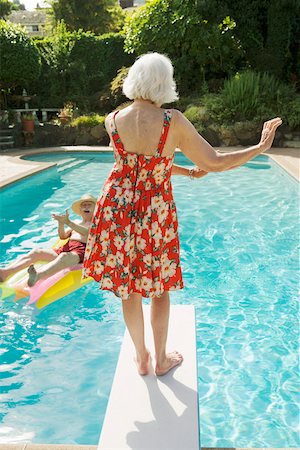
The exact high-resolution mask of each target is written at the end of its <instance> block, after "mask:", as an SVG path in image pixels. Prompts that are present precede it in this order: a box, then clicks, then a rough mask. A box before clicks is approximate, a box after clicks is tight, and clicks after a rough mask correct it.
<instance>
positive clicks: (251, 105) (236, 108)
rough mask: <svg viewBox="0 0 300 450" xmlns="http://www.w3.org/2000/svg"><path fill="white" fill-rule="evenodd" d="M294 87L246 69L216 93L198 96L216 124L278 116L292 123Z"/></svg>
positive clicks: (295, 113)
mask: <svg viewBox="0 0 300 450" xmlns="http://www.w3.org/2000/svg"><path fill="white" fill-rule="evenodd" d="M295 96H296V93H295V89H294V88H293V87H292V86H289V85H286V84H283V83H282V82H281V81H279V80H278V79H276V78H275V77H274V76H273V75H270V74H267V73H256V72H252V71H246V72H244V73H240V74H236V75H235V76H234V77H232V78H230V79H229V80H226V81H225V82H224V87H223V89H222V90H221V92H220V94H207V95H204V96H203V97H202V104H203V105H204V106H205V107H206V109H207V113H208V114H209V116H210V119H211V120H212V121H213V122H215V123H218V124H233V123H235V122H236V121H247V120H250V121H256V122H262V121H265V120H268V119H270V118H272V117H276V116H280V117H283V119H284V120H285V121H286V123H287V124H288V125H290V126H292V127H295V126H297V123H298V124H299V117H298V115H299V106H298V105H297V101H295Z"/></svg>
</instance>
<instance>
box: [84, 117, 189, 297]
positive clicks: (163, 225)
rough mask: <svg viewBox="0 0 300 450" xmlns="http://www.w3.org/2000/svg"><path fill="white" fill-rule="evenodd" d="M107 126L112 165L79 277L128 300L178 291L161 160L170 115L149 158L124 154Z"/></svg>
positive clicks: (173, 217)
mask: <svg viewBox="0 0 300 450" xmlns="http://www.w3.org/2000/svg"><path fill="white" fill-rule="evenodd" d="M117 113H118V111H117V112H115V113H114V114H113V116H112V118H111V122H110V127H111V134H112V139H113V143H114V147H115V148H114V155H115V163H114V166H113V168H112V171H111V173H110V175H109V177H108V179H107V180H106V182H105V184H104V187H103V190H102V192H101V194H100V197H99V199H98V202H97V205H96V208H95V212H94V216H93V219H92V225H91V227H90V231H89V236H88V240H87V245H86V251H85V257H84V262H83V278H86V277H88V276H91V277H93V278H94V279H95V280H96V281H98V282H99V287H100V289H107V290H110V291H113V292H114V293H115V295H116V296H118V297H121V298H122V299H128V296H129V295H130V294H131V293H133V292H137V293H141V294H142V296H143V297H154V296H157V297H160V296H161V295H162V293H163V292H164V291H169V290H176V289H182V288H183V280H182V272H181V267H180V255H179V237H178V220H177V213H176V206H175V203H174V199H173V194H172V185H171V170H172V165H173V160H174V155H172V156H165V157H163V156H161V154H162V151H163V148H164V144H165V142H166V139H167V136H168V132H169V127H170V121H171V117H172V113H171V111H170V110H165V111H164V123H163V129H162V133H161V137H160V141H159V144H158V148H157V150H156V153H155V155H151V156H150V155H149V156H146V155H139V154H136V153H129V152H127V151H125V149H124V146H123V144H122V142H121V139H120V137H119V134H118V131H117V129H116V124H115V116H116V114H117Z"/></svg>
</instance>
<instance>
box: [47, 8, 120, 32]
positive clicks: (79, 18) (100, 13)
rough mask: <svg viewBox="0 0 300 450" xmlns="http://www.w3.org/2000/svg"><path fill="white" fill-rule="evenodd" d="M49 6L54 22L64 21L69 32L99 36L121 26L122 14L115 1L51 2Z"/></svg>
mask: <svg viewBox="0 0 300 450" xmlns="http://www.w3.org/2000/svg"><path fill="white" fill-rule="evenodd" d="M51 5H52V10H53V15H54V19H55V21H56V22H59V21H61V20H64V22H65V23H66V25H67V28H68V29H69V30H71V31H76V30H79V29H82V30H84V31H92V32H94V33H95V34H99V35H100V34H104V33H107V32H110V31H120V29H121V27H122V26H123V21H124V13H123V11H122V9H121V8H120V7H119V6H118V5H117V4H116V1H115V0H84V1H82V0H53V1H52V3H51ZM122 19H123V20H122Z"/></svg>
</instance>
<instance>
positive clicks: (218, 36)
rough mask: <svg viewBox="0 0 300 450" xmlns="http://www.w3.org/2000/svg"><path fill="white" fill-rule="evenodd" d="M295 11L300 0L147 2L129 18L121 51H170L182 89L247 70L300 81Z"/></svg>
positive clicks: (299, 29) (297, 13)
mask: <svg viewBox="0 0 300 450" xmlns="http://www.w3.org/2000/svg"><path fill="white" fill-rule="evenodd" d="M299 9H300V2H299V0H272V1H270V0H239V1H238V2H234V1H232V0H223V1H222V2H220V1H219V0H194V1H186V2H183V1H181V0H150V1H149V2H148V3H147V4H146V5H145V6H144V7H142V8H140V9H138V10H137V11H136V12H135V13H134V14H133V15H131V16H130V17H128V19H127V21H126V25H125V34H126V39H125V49H126V51H128V52H132V51H136V52H137V53H138V54H141V53H146V52H148V51H159V52H162V53H166V54H168V55H169V56H170V58H171V59H172V61H173V63H174V65H175V69H176V70H175V75H176V77H177V80H178V81H179V83H180V89H181V91H182V90H183V91H191V90H193V89H197V90H198V89H199V86H201V82H203V80H204V79H205V80H210V79H217V78H227V77H230V76H231V75H233V74H234V73H235V72H236V71H237V70H240V69H245V68H252V69H254V70H258V71H261V72H269V73H272V74H274V75H275V76H277V77H278V78H281V79H283V80H289V79H290V78H291V77H292V76H294V77H295V76H298V81H299V76H300V73H299V69H300V62H299V59H300V58H299V54H300V49H299V47H300V23H299V16H300V11H299ZM296 74H297V75H296Z"/></svg>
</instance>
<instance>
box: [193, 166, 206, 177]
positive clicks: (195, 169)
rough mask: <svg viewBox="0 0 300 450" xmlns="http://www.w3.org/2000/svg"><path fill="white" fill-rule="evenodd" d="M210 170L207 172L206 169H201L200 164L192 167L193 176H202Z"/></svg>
mask: <svg viewBox="0 0 300 450" xmlns="http://www.w3.org/2000/svg"><path fill="white" fill-rule="evenodd" d="M207 174H208V172H205V170H202V169H200V168H199V167H198V166H195V167H193V168H192V177H193V178H202V177H205V175H207Z"/></svg>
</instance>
